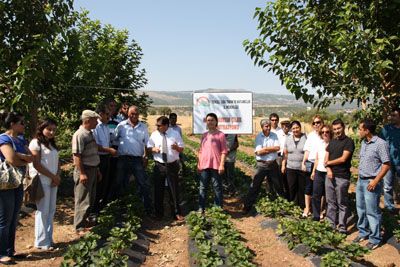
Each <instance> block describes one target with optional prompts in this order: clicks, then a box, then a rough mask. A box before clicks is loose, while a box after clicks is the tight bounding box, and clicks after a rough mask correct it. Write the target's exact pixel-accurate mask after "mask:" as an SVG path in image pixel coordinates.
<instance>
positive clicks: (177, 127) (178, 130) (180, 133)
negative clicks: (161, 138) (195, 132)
mask: <svg viewBox="0 0 400 267" xmlns="http://www.w3.org/2000/svg"><path fill="white" fill-rule="evenodd" d="M168 129H172V130H174V131H177V132H178V133H179V135H180V136H181V137H182V129H181V127H179V126H178V125H174V126H172V125H170V126H169V128H168Z"/></svg>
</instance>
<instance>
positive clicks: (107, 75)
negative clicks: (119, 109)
mask: <svg viewBox="0 0 400 267" xmlns="http://www.w3.org/2000/svg"><path fill="white" fill-rule="evenodd" d="M0 14H1V16H0V41H1V43H0V107H1V108H3V109H16V110H18V111H21V112H22V113H23V114H26V116H27V117H28V122H29V129H30V132H31V134H32V133H33V132H34V130H35V128H36V124H37V120H38V117H39V115H40V113H41V114H46V115H49V114H50V115H53V116H55V117H57V118H60V119H71V118H72V119H74V118H78V116H79V114H80V112H81V111H82V109H85V108H89V107H90V108H94V106H95V105H96V104H97V103H98V102H99V101H100V100H101V99H103V98H106V97H114V98H117V99H122V98H123V99H124V100H128V101H129V102H130V103H135V104H136V105H138V106H139V108H141V109H142V110H141V111H142V113H145V112H146V110H147V107H148V106H149V105H150V103H151V102H150V100H149V99H148V96H147V95H146V94H141V95H138V94H137V93H136V91H137V89H138V88H141V87H143V86H144V85H145V84H146V82H147V80H146V78H145V71H144V70H143V69H139V65H140V60H141V57H142V52H141V48H140V47H139V45H138V44H137V43H136V42H135V41H133V40H132V41H129V37H128V32H127V31H125V30H117V29H115V28H114V27H112V26H111V25H105V26H103V25H102V24H101V23H100V22H99V21H92V20H90V19H89V18H88V17H87V12H83V13H81V14H79V13H77V12H76V11H74V10H73V1H72V0H47V1H38V0H33V1H27V0H5V1H4V0H3V1H2V2H0Z"/></svg>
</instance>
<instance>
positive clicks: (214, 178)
mask: <svg viewBox="0 0 400 267" xmlns="http://www.w3.org/2000/svg"><path fill="white" fill-rule="evenodd" d="M210 179H211V182H212V185H213V188H214V193H215V205H217V206H220V207H222V179H221V176H220V175H219V174H218V170H214V169H205V170H202V171H201V173H200V189H199V191H200V194H199V206H200V209H201V210H202V211H204V210H205V208H206V200H207V188H208V183H209V182H210Z"/></svg>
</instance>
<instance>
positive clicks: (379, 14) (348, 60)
mask: <svg viewBox="0 0 400 267" xmlns="http://www.w3.org/2000/svg"><path fill="white" fill-rule="evenodd" d="M399 14H400V1H399V0H352V1H350V0H277V1H275V2H270V3H267V5H266V7H265V8H264V9H261V8H256V11H255V14H254V17H255V18H256V19H257V20H258V30H259V37H258V38H256V39H255V40H253V41H249V40H245V41H244V43H243V44H244V47H245V51H246V52H247V54H248V55H249V56H250V57H251V59H252V60H253V61H254V64H255V65H257V66H260V67H262V68H266V69H267V70H269V71H272V72H273V73H275V74H276V75H278V76H279V78H280V80H281V82H282V84H284V85H285V86H286V88H287V89H288V90H289V91H290V92H291V93H293V94H294V95H295V96H296V98H297V99H299V98H302V99H303V100H304V101H305V102H306V103H311V104H313V105H314V106H316V107H318V108H324V107H327V106H329V105H330V104H331V103H334V102H337V101H340V102H342V104H344V103H345V102H353V101H357V104H358V105H362V106H363V108H364V109H365V110H364V111H362V112H361V113H360V114H359V115H366V114H369V115H372V116H375V117H376V118H380V119H382V118H384V117H383V116H384V115H385V114H388V111H389V109H390V108H391V107H393V106H396V105H399V104H400V94H399V91H400V38H399V37H400V16H399ZM314 92H315V93H314Z"/></svg>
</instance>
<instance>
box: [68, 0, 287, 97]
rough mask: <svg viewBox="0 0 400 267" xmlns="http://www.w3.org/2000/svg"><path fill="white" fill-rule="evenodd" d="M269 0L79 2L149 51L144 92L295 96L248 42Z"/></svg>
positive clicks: (77, 4)
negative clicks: (258, 11)
mask: <svg viewBox="0 0 400 267" xmlns="http://www.w3.org/2000/svg"><path fill="white" fill-rule="evenodd" d="M265 4H266V0H264V1H259V0H202V1H192V0H141V1H139V0H113V1H110V0H108V1H106V0H97V1H95V0H91V1H90V0H86V1H85V0H75V3H74V6H75V9H76V10H80V9H81V8H84V9H86V10H88V11H89V17H90V18H92V19H98V20H100V21H101V22H102V23H104V24H106V23H108V24H111V25H113V26H114V27H116V28H118V29H127V30H128V31H129V33H130V36H131V38H133V39H134V40H135V41H136V42H137V43H138V44H139V45H140V47H141V48H142V50H143V53H144V55H143V58H142V66H141V67H142V68H144V69H145V70H146V77H147V79H148V84H147V85H146V86H145V88H144V90H145V91H146V90H152V91H192V90H201V89H208V88H216V89H244V90H249V91H253V92H257V93H272V94H289V92H288V91H287V90H286V89H285V88H284V87H283V86H282V85H281V83H280V80H279V79H278V77H277V76H275V75H274V74H273V73H269V72H267V70H265V69H261V68H259V67H256V66H254V65H253V62H252V61H251V59H250V57H249V56H248V55H246V53H245V51H244V47H243V45H242V42H243V41H244V40H245V39H250V40H253V39H254V38H256V37H257V34H258V33H257V21H256V20H254V19H253V14H254V9H255V8H256V7H265Z"/></svg>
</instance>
